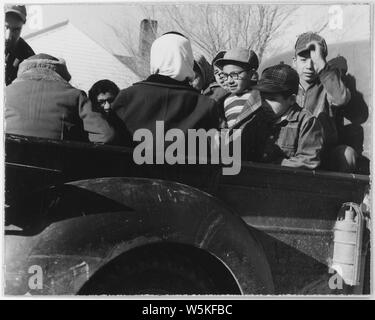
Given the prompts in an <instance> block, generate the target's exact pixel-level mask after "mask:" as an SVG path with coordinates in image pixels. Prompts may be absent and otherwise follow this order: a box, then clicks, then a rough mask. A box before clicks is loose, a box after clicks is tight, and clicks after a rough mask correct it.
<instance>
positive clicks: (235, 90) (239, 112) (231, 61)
mask: <svg viewBox="0 0 375 320" xmlns="http://www.w3.org/2000/svg"><path fill="white" fill-rule="evenodd" d="M215 66H217V67H218V68H220V69H222V70H223V72H222V73H221V77H222V78H223V79H224V80H225V85H226V88H227V89H228V90H229V91H230V93H231V94H230V95H229V96H228V97H227V98H226V99H225V101H224V113H225V118H226V121H227V127H228V128H229V129H234V128H237V127H238V123H239V122H242V120H243V119H244V117H246V116H247V115H249V114H251V113H252V112H254V111H255V110H256V108H257V107H258V106H259V105H260V104H259V102H260V96H259V92H258V91H256V90H253V89H252V86H253V85H254V84H255V83H256V79H257V72H256V71H257V69H258V66H259V61H258V57H257V55H256V54H255V52H254V51H252V50H248V49H244V48H234V49H231V50H228V51H227V52H226V53H225V54H224V56H223V57H222V58H220V59H218V60H216V61H215Z"/></svg>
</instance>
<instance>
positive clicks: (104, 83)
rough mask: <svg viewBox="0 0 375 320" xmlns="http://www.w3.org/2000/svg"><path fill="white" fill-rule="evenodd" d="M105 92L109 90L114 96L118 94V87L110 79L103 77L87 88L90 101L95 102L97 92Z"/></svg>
mask: <svg viewBox="0 0 375 320" xmlns="http://www.w3.org/2000/svg"><path fill="white" fill-rule="evenodd" d="M106 92H111V93H113V94H114V95H115V96H117V95H118V93H119V92H120V89H119V87H118V86H117V85H116V84H115V83H114V82H113V81H111V80H108V79H104V80H99V81H97V82H95V83H94V84H93V86H92V87H91V89H90V90H89V99H90V100H91V101H92V102H96V98H97V96H98V95H99V93H106Z"/></svg>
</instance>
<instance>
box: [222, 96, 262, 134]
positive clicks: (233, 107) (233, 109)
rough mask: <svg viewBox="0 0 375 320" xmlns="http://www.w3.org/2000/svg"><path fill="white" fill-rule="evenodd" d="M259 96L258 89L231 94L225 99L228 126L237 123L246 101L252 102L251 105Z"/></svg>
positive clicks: (230, 126)
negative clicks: (238, 94) (240, 93)
mask: <svg viewBox="0 0 375 320" xmlns="http://www.w3.org/2000/svg"><path fill="white" fill-rule="evenodd" d="M258 99H260V98H259V92H258V91H257V90H251V91H247V92H245V93H244V94H242V95H241V96H237V95H234V94H231V95H230V96H229V97H227V98H226V99H225V101H224V113H225V118H226V120H227V125H228V128H229V129H230V128H232V127H233V125H234V124H235V123H236V121H237V118H238V116H239V115H240V114H241V113H242V111H243V110H244V107H245V105H246V103H248V104H249V103H250V106H251V105H253V104H254V102H256V101H257V100H258Z"/></svg>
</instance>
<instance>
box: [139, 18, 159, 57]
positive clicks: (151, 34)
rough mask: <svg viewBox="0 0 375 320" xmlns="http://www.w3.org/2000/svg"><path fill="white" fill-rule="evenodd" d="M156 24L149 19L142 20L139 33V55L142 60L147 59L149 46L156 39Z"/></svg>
mask: <svg viewBox="0 0 375 320" xmlns="http://www.w3.org/2000/svg"><path fill="white" fill-rule="evenodd" d="M157 28H158V22H157V21H156V20H151V19H143V20H142V21H141V28H140V33H139V48H138V50H139V54H140V56H141V57H142V58H145V59H147V60H148V59H149V57H150V50H151V45H152V43H153V42H154V40H155V39H156V31H157Z"/></svg>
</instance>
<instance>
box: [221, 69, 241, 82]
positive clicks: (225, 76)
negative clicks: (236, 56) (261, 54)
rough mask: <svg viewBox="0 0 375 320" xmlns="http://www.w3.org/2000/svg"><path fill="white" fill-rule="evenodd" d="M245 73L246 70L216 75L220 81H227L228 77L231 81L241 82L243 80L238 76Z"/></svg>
mask: <svg viewBox="0 0 375 320" xmlns="http://www.w3.org/2000/svg"><path fill="white" fill-rule="evenodd" d="M243 72H246V70H242V71H240V72H231V73H225V72H218V73H216V74H217V75H218V76H219V77H220V79H222V80H225V81H226V80H228V78H229V77H231V78H232V79H233V80H242V79H243V78H241V77H240V74H241V73H243Z"/></svg>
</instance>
